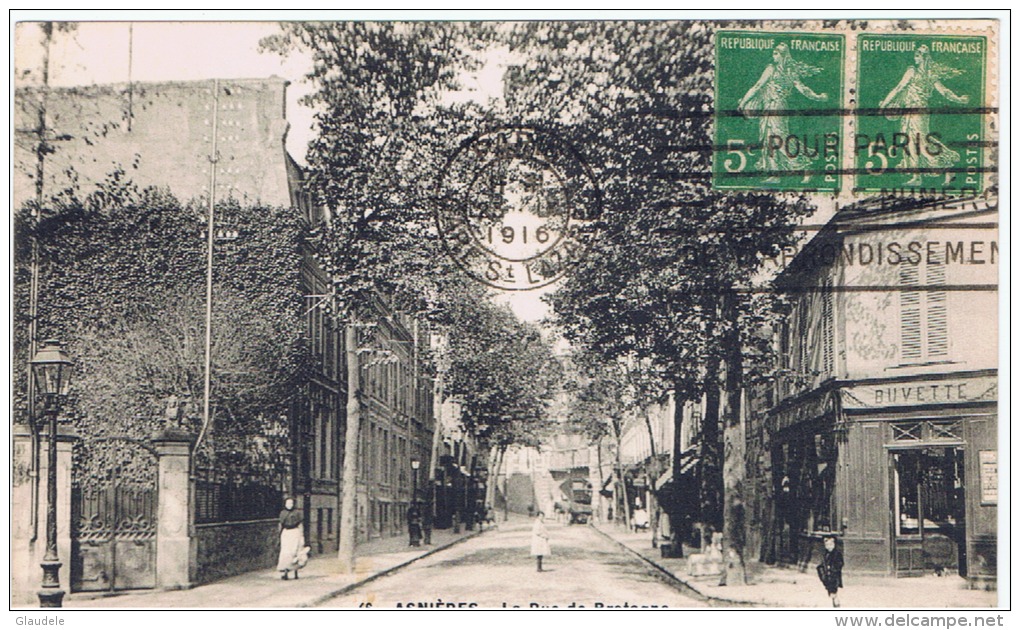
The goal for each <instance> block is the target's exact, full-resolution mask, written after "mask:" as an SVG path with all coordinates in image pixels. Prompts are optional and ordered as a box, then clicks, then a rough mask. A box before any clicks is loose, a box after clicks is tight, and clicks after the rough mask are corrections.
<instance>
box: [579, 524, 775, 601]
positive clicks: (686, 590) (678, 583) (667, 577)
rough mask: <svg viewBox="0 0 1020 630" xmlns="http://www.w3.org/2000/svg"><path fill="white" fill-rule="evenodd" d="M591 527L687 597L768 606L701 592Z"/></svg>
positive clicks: (655, 563)
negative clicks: (653, 570) (650, 568)
mask: <svg viewBox="0 0 1020 630" xmlns="http://www.w3.org/2000/svg"><path fill="white" fill-rule="evenodd" d="M592 529H593V530H595V531H596V532H598V533H599V534H600V535H601V536H603V537H605V538H606V540H608V541H610V542H613V543H616V545H617V546H619V547H620V548H621V549H623V550H625V551H627V552H629V553H630V554H631V555H633V556H635V557H636V558H638V559H639V560H641V561H642V562H644V563H645V564H647V565H648V566H650V567H652V568H653V569H655V570H656V572H658V574H659V578H660V579H662V580H663V581H664V582H666V583H667V584H669V585H670V586H672V587H673V588H675V589H677V590H678V591H680V592H681V593H683V594H684V595H687V596H689V597H693V598H694V599H697V600H699V601H703V602H706V603H708V604H709V605H710V606H717V607H720V608H722V607H737V606H739V607H747V606H755V607H769V604H765V603H761V602H749V601H744V600H740V599H729V598H726V597H717V596H715V595H706V594H705V593H702V592H701V591H700V590H698V589H697V587H695V586H693V585H692V584H690V583H689V582H685V581H684V580H681V579H680V578H678V577H677V576H676V575H675V574H674V573H673V572H671V571H670V570H669V569H667V568H666V567H664V566H662V565H661V564H659V563H658V562H655V561H654V560H652V559H651V558H646V557H645V556H643V555H641V554H640V553H638V552H637V551H635V550H634V549H632V548H630V547H629V546H627V545H626V544H624V543H622V542H620V541H619V540H617V539H615V538H613V537H612V536H610V535H609V534H607V533H606V532H604V531H602V530H601V529H599V528H597V527H595V526H592Z"/></svg>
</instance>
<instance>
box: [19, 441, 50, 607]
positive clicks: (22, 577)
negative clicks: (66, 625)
mask: <svg viewBox="0 0 1020 630" xmlns="http://www.w3.org/2000/svg"><path fill="white" fill-rule="evenodd" d="M11 433H12V435H11V437H12V440H13V447H14V450H13V451H12V456H13V459H12V461H11V603H12V604H13V605H14V606H22V605H29V606H30V605H34V604H35V603H38V600H36V598H35V594H34V592H33V585H32V584H31V582H30V580H31V577H34V576H35V575H36V571H34V570H32V559H33V557H34V555H35V554H34V552H33V549H32V510H34V509H35V506H34V505H33V504H32V480H33V479H34V478H35V474H34V473H33V472H32V433H31V429H29V427H28V426H26V425H23V424H17V425H14V427H13V429H12V431H11ZM37 531H44V530H42V528H39V529H38V530H37ZM36 568H38V567H36ZM30 576H31V577H30ZM35 586H38V585H35Z"/></svg>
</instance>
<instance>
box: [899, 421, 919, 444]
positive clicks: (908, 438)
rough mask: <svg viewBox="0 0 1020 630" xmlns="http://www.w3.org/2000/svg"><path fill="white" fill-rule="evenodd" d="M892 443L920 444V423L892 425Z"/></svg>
mask: <svg viewBox="0 0 1020 630" xmlns="http://www.w3.org/2000/svg"><path fill="white" fill-rule="evenodd" d="M892 432H893V441H894V442H920V441H921V423H920V422H896V423H894V424H893V425H892Z"/></svg>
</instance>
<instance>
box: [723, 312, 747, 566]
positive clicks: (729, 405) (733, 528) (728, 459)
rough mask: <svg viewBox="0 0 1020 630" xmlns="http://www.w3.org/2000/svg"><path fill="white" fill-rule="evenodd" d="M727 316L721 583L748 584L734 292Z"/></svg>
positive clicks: (740, 382)
mask: <svg viewBox="0 0 1020 630" xmlns="http://www.w3.org/2000/svg"><path fill="white" fill-rule="evenodd" d="M723 318H724V321H725V322H726V325H727V329H726V332H725V334H724V335H723V343H724V346H723V353H724V356H725V370H726V376H725V379H724V381H723V382H724V386H725V395H724V397H723V409H722V417H723V422H724V423H725V424H724V427H725V428H724V433H723V438H724V439H723V446H724V448H723V496H724V499H725V500H724V503H723V549H724V562H725V565H726V571H725V573H724V574H723V577H722V580H720V582H719V584H720V585H724V584H731V585H733V584H736V585H739V584H746V583H747V571H746V568H745V565H744V543H745V537H746V532H745V531H744V520H745V508H744V496H743V493H744V427H743V424H742V422H741V420H742V418H741V396H742V395H743V391H742V389H743V388H742V385H743V369H744V366H743V357H742V356H741V352H740V350H741V348H740V331H739V328H738V321H737V308H736V299H735V296H733V295H732V294H728V295H726V296H725V297H724V298H723Z"/></svg>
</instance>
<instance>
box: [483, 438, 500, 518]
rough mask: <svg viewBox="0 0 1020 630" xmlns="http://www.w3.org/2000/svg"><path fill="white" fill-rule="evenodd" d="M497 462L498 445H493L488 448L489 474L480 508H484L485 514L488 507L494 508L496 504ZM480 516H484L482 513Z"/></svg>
mask: <svg viewBox="0 0 1020 630" xmlns="http://www.w3.org/2000/svg"><path fill="white" fill-rule="evenodd" d="M498 464H499V447H498V446H495V445H494V446H492V447H491V448H489V465H488V471H489V476H488V478H487V479H486V481H487V483H486V484H485V500H484V501H483V504H484V505H483V508H482V509H484V510H485V512H486V514H487V513H488V512H489V508H490V507H492V508H493V509H495V505H496V480H497V479H499V477H497V476H496V472H497V471H496V466H497V465H498ZM482 517H483V518H484V517H485V514H482Z"/></svg>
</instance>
